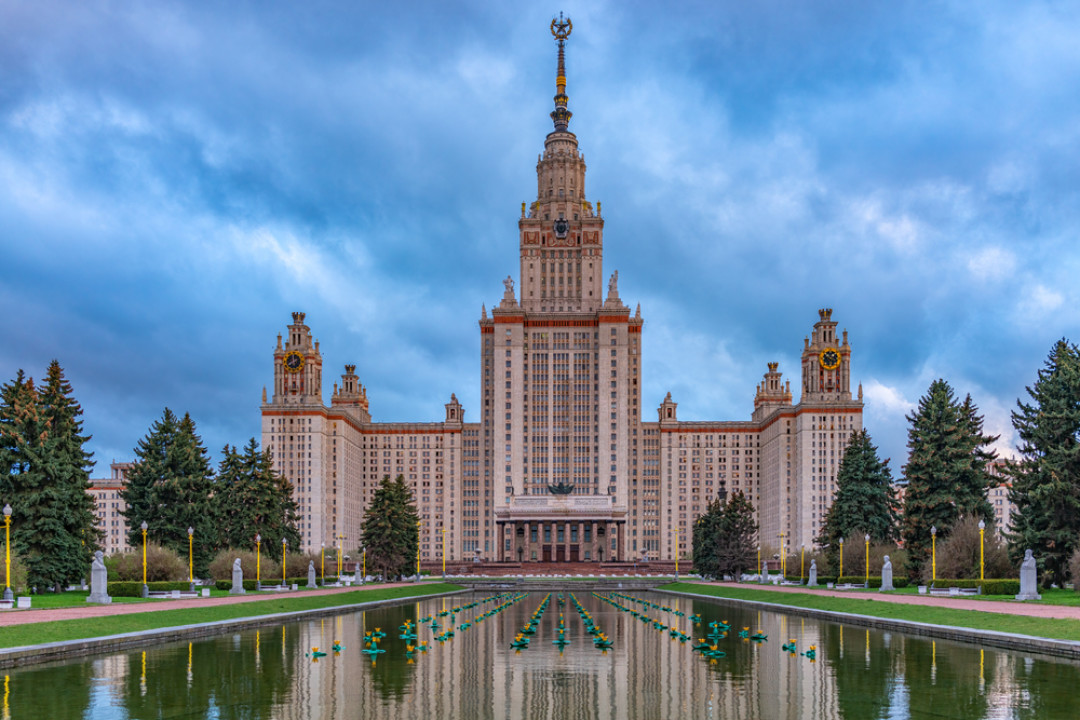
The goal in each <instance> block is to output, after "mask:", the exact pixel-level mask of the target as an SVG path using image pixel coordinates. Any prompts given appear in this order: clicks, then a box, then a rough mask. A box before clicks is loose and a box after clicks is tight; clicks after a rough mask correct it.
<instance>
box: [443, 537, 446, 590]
mask: <svg viewBox="0 0 1080 720" xmlns="http://www.w3.org/2000/svg"><path fill="white" fill-rule="evenodd" d="M442 579H443V581H444V582H445V581H446V526H445V525H443V527H442Z"/></svg>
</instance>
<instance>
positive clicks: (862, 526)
mask: <svg viewBox="0 0 1080 720" xmlns="http://www.w3.org/2000/svg"><path fill="white" fill-rule="evenodd" d="M896 511H897V501H896V492H895V491H894V490H893V485H892V473H891V472H890V470H889V461H888V460H884V461H883V460H881V459H880V458H879V457H878V451H877V448H876V447H875V446H874V444H873V443H872V442H871V441H870V433H868V432H867V431H866V430H858V431H856V432H853V433H852V434H851V439H850V441H849V443H848V447H847V450H845V451H844V457H843V458H841V459H840V468H839V470H838V471H837V473H836V497H834V498H833V502H832V505H831V506H830V507H829V511H828V513H826V515H825V522H824V523H823V524H822V526H821V535H820V536H819V537H818V538H817V542H818V544H820V545H828V547H829V550H830V552H829V555H830V560H832V561H835V559H836V558H835V557H833V556H835V555H838V554H839V549H840V538H853V537H862V536H863V535H867V534H868V535H870V538H871V539H872V540H873V541H874V542H880V543H887V542H893V541H895V540H896V537H897V512H896Z"/></svg>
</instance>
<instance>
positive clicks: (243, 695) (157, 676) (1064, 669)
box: [0, 592, 1080, 720]
mask: <svg viewBox="0 0 1080 720" xmlns="http://www.w3.org/2000/svg"><path fill="white" fill-rule="evenodd" d="M599 595H600V596H602V597H598V596H596V595H593V594H592V593H591V592H581V593H578V594H577V595H576V598H577V600H578V602H579V603H580V608H581V609H580V611H579V610H578V609H577V607H576V606H575V603H574V600H573V598H572V596H571V595H570V593H569V592H567V593H564V594H563V596H562V603H560V601H559V597H558V594H557V593H555V594H552V595H551V598H550V599H549V601H548V603H547V605H546V607H545V608H544V611H543V613H542V616H540V617H539V619H538V620H536V621H535V622H534V623H531V624H532V627H533V629H534V631H535V632H534V633H533V634H531V635H526V636H525V637H527V638H529V643H528V647H527V648H525V649H520V650H518V649H514V648H512V647H511V643H512V642H514V640H515V638H516V637H517V636H518V634H519V632H520V631H521V630H522V629H523V628H525V627H527V626H528V625H530V620H531V619H532V618H533V617H535V613H536V612H537V610H538V609H540V608H541V606H542V603H543V601H544V598H545V594H536V593H534V594H531V595H521V596H516V595H505V596H502V597H499V598H492V597H491V596H488V595H456V596H452V597H447V598H436V599H425V600H421V601H419V602H412V603H408V604H405V605H400V606H396V607H391V608H383V609H379V610H374V611H369V612H356V613H350V614H345V615H341V616H337V617H333V618H327V619H324V620H310V621H303V622H296V623H291V624H288V625H284V626H277V627H267V628H263V629H261V630H257V631H255V630H253V631H245V632H241V633H235V634H228V635H220V636H216V637H213V638H208V639H202V640H196V641H194V642H190V643H188V642H183V643H170V644H167V645H162V646H158V647H152V648H147V649H146V650H133V651H128V652H123V653H116V654H112V655H103V656H98V657H93V658H88V659H80V660H77V661H72V662H68V663H62V664H61V663H53V664H49V665H40V666H34V667H30V668H25V669H14V670H8V671H6V672H5V671H0V672H3V673H4V675H5V676H4V687H3V705H2V713H3V718H4V720H8V719H9V718H10V719H14V720H22V718H35V719H37V718H45V719H49V720H63V719H66V718H93V719H94V720H110V719H113V718H115V719H117V720H121V719H127V718H132V719H134V718H147V719H149V718H181V717H183V718H237V719H241V718H243V719H244V720H257V719H259V718H289V719H291V718H305V719H306V718H402V717H408V718H466V719H467V720H479V719H481V718H683V717H685V718H770V719H771V718H821V719H829V718H845V719H856V718H857V719H858V720H867V719H868V718H930V717H933V718H943V717H944V718H948V717H956V718H967V719H974V718H1067V717H1075V716H1076V714H1077V707H1080V705H1078V703H1077V701H1076V699H1075V698H1076V691H1077V689H1078V688H1080V664H1077V663H1074V662H1070V661H1067V660H1059V659H1054V658H1049V657H1042V656H1030V655H1024V654H1020V653H1009V652H1003V651H999V650H992V649H981V648H979V647H978V646H975V645H965V644H957V643H951V642H944V641H936V642H935V641H932V640H929V639H925V638H916V637H908V636H904V635H901V634H897V633H886V632H877V631H873V630H866V629H865V628H861V627H856V626H843V625H839V624H835V623H826V622H819V621H814V620H806V619H802V618H797V617H791V616H787V615H781V614H776V613H762V612H757V611H751V610H747V609H743V608H739V607H737V606H734V605H727V604H722V603H721V602H718V601H712V600H693V601H690V600H687V599H683V598H674V597H672V596H667V595H662V594H659V593H638V594H633V595H623V596H620V595H617V594H615V593H600V594H599ZM474 603H475V605H474ZM462 606H471V607H462ZM617 606H621V607H617ZM655 606H659V607H655ZM455 607H457V608H461V609H459V610H458V611H457V612H451V611H452V609H453V608H455ZM664 608H668V609H664ZM443 612H446V613H447V614H445V615H442V613H443ZM635 612H636V613H638V614H637V615H634V614H632V613H635ZM560 615H561V618H560ZM695 615H697V616H700V617H694V616H695ZM643 617H644V618H645V619H642V618H643ZM451 619H452V624H451ZM432 620H434V621H435V622H436V623H437V625H438V627H437V628H435V629H433V628H432ZM697 620H700V622H695V621H697ZM406 621H408V626H407V629H406V630H404V631H403V630H402V629H401V628H402V626H406ZM560 621H561V622H560ZM711 623H718V624H717V625H713V626H712V627H710V624H711ZM720 623H722V624H726V625H730V630H728V631H727V632H726V634H722V633H721V627H722V626H721V625H719V624H720ZM590 624H592V625H595V626H596V627H598V628H599V631H598V633H602V634H603V636H604V637H606V638H607V639H608V640H609V641H610V642H611V643H612V646H611V648H610V649H607V650H602V649H598V648H597V647H595V645H594V642H593V639H594V637H597V635H591V634H589V632H588V629H589V627H590ZM560 626H561V629H562V633H561V637H562V638H564V639H565V642H564V643H557V642H555V641H556V640H558V639H559V637H560V633H559V630H560ZM410 628H411V629H410ZM451 628H452V629H453V636H452V637H446V636H445V635H444V634H445V633H447V632H448V631H449V630H450V629H451ZM744 628H746V632H745V634H746V635H747V636H752V635H753V634H754V633H756V632H758V631H760V632H761V633H763V634H765V635H767V636H768V639H767V640H764V641H754V640H752V639H750V637H746V638H743V637H740V633H741V632H742V631H743V630H744ZM376 629H378V630H376ZM376 632H378V633H385V637H382V638H379V639H377V641H376V643H375V645H374V646H370V644H369V643H366V642H365V637H368V633H376ZM412 632H415V634H416V636H417V637H416V639H415V640H413V639H411V638H406V639H403V638H402V637H401V636H402V635H403V634H404V635H406V636H407V635H409V634H410V633H412ZM673 632H674V633H675V636H674V637H673ZM710 633H712V634H713V636H712V638H707V637H706V636H707V635H709V634H710ZM684 635H685V636H686V637H688V638H689V639H687V640H685V641H683V639H682V638H683V636H684ZM437 637H444V638H445V639H444V641H442V642H439V641H438V640H436V638H437ZM702 638H706V641H705V642H701V639H702ZM791 640H794V642H795V647H794V652H789V651H788V650H785V649H784V647H783V646H784V645H786V644H788V643H789V641H791ZM422 642H426V643H427V651H426V652H422V651H420V650H416V651H413V652H409V647H410V646H411V647H414V648H416V647H417V646H418V645H419V644H420V643H422ZM335 644H337V645H338V646H339V647H340V648H341V649H340V651H339V652H335V651H334V649H333V647H334V645H335ZM365 645H368V647H365ZM695 646H697V647H701V646H705V647H704V649H703V650H708V651H709V653H711V654H712V655H713V657H711V658H710V657H707V656H706V655H705V654H704V652H703V650H695V649H694V647H695ZM811 646H814V651H813V652H809V651H810V650H811ZM315 647H317V648H319V652H320V653H323V652H325V653H326V655H324V656H318V657H315V656H313V653H312V648H315ZM365 649H366V650H383V651H385V652H378V653H365V652H364V650H365ZM808 653H809V654H810V655H813V656H814V657H813V658H812V659H811V658H810V657H808V656H807V654H808Z"/></svg>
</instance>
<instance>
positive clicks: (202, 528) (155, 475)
mask: <svg viewBox="0 0 1080 720" xmlns="http://www.w3.org/2000/svg"><path fill="white" fill-rule="evenodd" d="M135 457H136V461H135V465H134V467H133V468H132V469H131V471H130V472H129V473H128V479H127V482H126V483H125V486H124V488H123V489H122V490H121V491H120V494H121V497H122V498H123V499H124V501H125V503H126V504H127V509H126V510H125V511H124V517H126V518H127V521H128V528H129V530H128V541H129V542H130V543H131V544H132V545H134V546H135V547H139V546H140V545H141V544H142V530H141V528H140V526H141V524H142V523H143V522H145V523H146V524H147V538H148V539H150V540H153V541H154V542H157V543H159V544H161V545H162V546H164V547H167V548H170V549H171V550H174V551H175V552H177V553H179V554H180V555H182V556H184V557H187V554H188V532H187V531H188V528H189V527H190V528H192V529H193V530H194V532H195V543H194V544H193V549H194V564H195V571H196V572H197V573H205V572H206V569H207V568H208V566H209V563H210V560H211V559H212V558H213V555H214V552H215V551H216V549H217V548H216V544H217V533H216V532H215V530H214V517H215V513H214V510H213V506H212V502H211V493H212V490H213V470H212V469H211V467H210V459H209V457H208V455H207V452H206V448H204V447H203V445H202V440H201V439H200V438H199V436H198V434H197V433H196V432H195V422H194V421H193V420H192V419H191V416H190V415H186V414H185V415H184V417H183V418H182V419H181V420H180V421H179V422H177V421H176V416H175V415H174V414H173V413H172V412H171V411H170V410H169V409H168V408H165V412H164V413H163V414H162V418H161V420H159V421H157V422H155V423H154V424H153V426H151V429H150V432H149V433H148V434H147V436H146V437H145V438H143V439H142V440H140V441H139V445H138V446H137V447H136V448H135Z"/></svg>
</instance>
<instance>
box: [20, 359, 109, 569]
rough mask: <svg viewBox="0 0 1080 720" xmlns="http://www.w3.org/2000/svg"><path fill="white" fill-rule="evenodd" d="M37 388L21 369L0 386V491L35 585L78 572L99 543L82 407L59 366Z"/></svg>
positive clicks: (54, 364)
mask: <svg viewBox="0 0 1080 720" xmlns="http://www.w3.org/2000/svg"><path fill="white" fill-rule="evenodd" d="M46 378H47V379H46V384H45V387H44V388H43V389H42V390H41V391H39V390H38V389H37V388H36V387H35V386H34V382H33V380H31V379H29V378H27V377H26V376H25V374H24V373H23V372H22V371H21V370H20V371H19V372H18V374H17V376H16V378H15V380H14V381H13V382H11V383H9V384H7V385H5V386H4V387H3V388H0V475H2V476H0V496H2V497H3V498H4V502H6V503H9V504H10V505H11V507H12V545H13V547H14V550H15V552H16V553H17V554H18V555H20V556H22V557H23V558H24V560H25V563H26V568H27V576H28V582H29V584H30V585H32V586H34V587H39V588H43V587H54V588H57V589H59V588H62V587H63V586H64V585H66V584H68V583H70V582H72V581H74V580H77V579H79V578H80V577H83V576H85V574H86V571H87V569H88V568H89V563H90V554H91V552H92V551H93V550H94V549H95V547H96V546H97V543H98V534H99V533H98V531H97V528H96V518H95V517H94V512H93V507H94V506H93V500H92V499H91V497H90V495H89V493H87V489H88V488H89V485H90V483H89V477H90V470H91V468H92V467H93V462H92V459H91V458H92V456H91V454H90V453H88V452H86V451H85V450H84V449H83V444H84V443H86V442H87V441H88V440H89V438H88V437H85V436H83V435H81V434H80V433H81V432H82V420H81V419H80V418H81V416H82V409H81V408H80V407H79V404H78V403H77V402H76V401H75V399H74V398H73V397H72V389H71V385H70V383H68V381H67V380H66V379H65V378H64V371H63V369H62V368H61V367H60V363H59V362H57V361H55V360H54V361H53V362H52V363H50V365H49V370H48V373H47V376H46Z"/></svg>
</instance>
